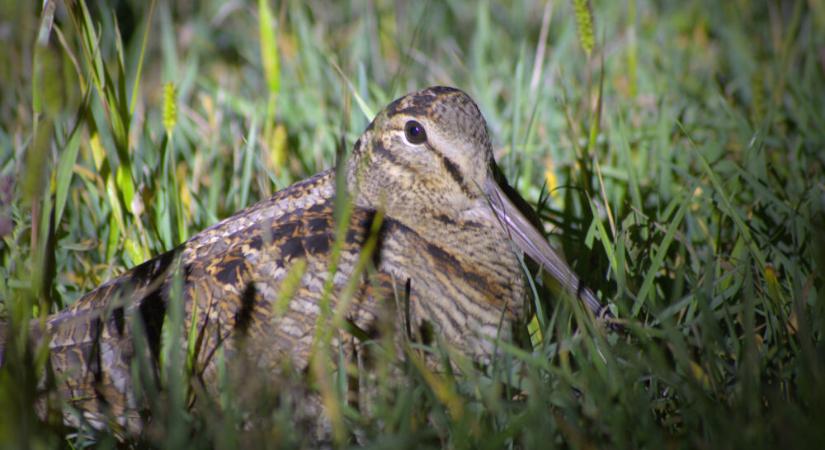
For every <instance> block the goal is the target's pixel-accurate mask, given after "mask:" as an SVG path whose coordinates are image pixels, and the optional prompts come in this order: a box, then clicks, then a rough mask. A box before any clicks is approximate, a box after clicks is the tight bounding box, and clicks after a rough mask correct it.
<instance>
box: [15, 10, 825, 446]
mask: <svg viewBox="0 0 825 450" xmlns="http://www.w3.org/2000/svg"><path fill="white" fill-rule="evenodd" d="M0 37H1V38H2V42H3V45H2V46H0V83H2V88H0V89H1V90H0V238H2V241H0V259H2V266H0V272H1V273H2V277H0V297H1V298H2V304H0V305H2V306H0V308H1V309H0V314H2V317H4V318H5V321H6V323H8V324H14V323H17V324H19V323H27V322H26V321H27V320H28V319H29V318H31V317H38V316H42V315H43V314H47V313H49V312H54V311H56V310H58V309H59V308H61V307H63V306H65V305H67V304H70V303H71V302H73V301H74V300H76V299H77V298H78V297H79V296H80V295H82V294H83V293H85V292H88V291H89V290H91V289H93V288H94V287H95V286H97V285H98V284H100V283H101V282H103V281H106V280H107V279H110V278H112V277H113V276H115V275H117V274H120V273H122V272H123V271H124V270H126V269H127V268H129V267H132V266H134V265H136V264H138V263H140V262H142V261H144V260H146V259H148V258H150V257H151V256H154V255H157V254H159V253H161V252H163V251H165V250H168V249H170V248H172V247H174V246H175V245H177V244H178V243H180V242H182V241H184V240H185V239H186V238H187V237H189V236H192V235H193V234H194V233H196V232H197V231H199V230H201V229H203V228H205V227H207V226H209V225H211V224H213V223H215V222H216V221H218V220H219V219H222V218H224V217H227V216H229V215H231V214H232V213H233V212H235V211H237V210H239V209H241V208H242V207H244V206H247V205H249V204H251V203H253V202H254V201H256V200H258V199H261V198H265V197H267V196H268V195H270V194H271V193H273V192H275V191H277V190H279V189H282V188H284V187H286V186H288V185H289V184H291V183H292V182H294V181H297V180H300V179H302V178H305V177H307V176H309V175H312V174H314V173H316V172H318V171H321V170H324V169H327V168H330V167H332V166H333V165H334V164H335V163H336V161H337V160H339V159H340V158H342V157H344V155H345V153H346V151H347V150H348V149H349V148H350V146H351V145H352V143H353V142H354V141H355V140H356V139H357V137H358V135H359V134H360V133H361V131H362V130H363V128H364V127H365V126H366V125H367V124H368V123H369V121H370V120H371V118H372V116H373V115H374V114H375V113H376V112H378V111H379V110H380V109H381V108H382V107H383V106H384V105H386V104H387V103H388V102H390V101H391V100H393V99H394V98H396V97H398V96H400V95H403V94H405V93H407V92H409V91H413V90H417V89H420V88H423V87H426V86H429V85H436V84H441V85H451V86H455V87H458V88H461V89H463V90H464V91H466V92H467V93H468V94H470V96H472V97H473V98H474V99H475V100H476V102H477V103H478V104H479V106H480V108H481V110H482V112H483V113H484V115H485V117H486V118H487V121H488V126H489V129H490V132H491V135H492V137H493V142H494V148H495V152H496V157H497V159H498V161H499V164H500V166H502V168H503V169H504V172H505V174H506V176H507V178H508V179H509V181H510V183H511V184H512V185H514V186H516V187H517V188H518V190H519V191H520V192H521V194H522V195H523V196H524V197H525V198H526V199H528V201H530V202H531V203H532V204H534V205H537V209H538V210H539V211H540V214H541V215H542V217H543V218H544V219H545V222H546V223H547V224H548V231H551V225H552V234H553V237H552V238H551V239H552V240H553V241H554V244H556V245H557V246H560V247H561V248H563V249H564V253H565V255H566V256H567V258H568V260H569V261H571V264H572V265H573V266H574V268H575V269H576V270H577V272H578V273H580V274H581V275H582V276H583V278H584V279H585V281H586V283H587V284H588V285H589V286H591V287H592V288H593V289H594V290H596V291H598V293H599V296H600V297H601V298H602V299H603V301H605V302H608V301H609V302H610V303H611V304H613V306H614V309H615V312H616V313H617V316H618V317H619V318H621V319H622V320H624V321H625V323H626V327H627V332H626V333H623V334H616V333H608V334H605V333H603V332H599V331H597V330H592V329H590V328H589V327H585V326H584V325H583V324H582V323H580V321H579V320H578V319H577V316H576V315H575V313H574V311H573V310H571V309H570V308H569V307H567V306H565V304H564V303H563V302H557V301H554V300H553V299H545V298H541V299H536V302H538V304H540V305H543V306H544V308H541V310H540V311H538V315H537V317H536V318H535V319H534V323H533V325H532V326H531V327H530V330H531V332H532V333H533V343H534V349H533V351H532V352H528V351H523V352H521V353H514V355H513V358H514V359H515V360H516V361H517V362H518V363H519V364H521V365H522V366H523V367H525V368H524V369H523V370H522V371H521V372H520V373H514V374H513V377H515V378H516V379H514V380H509V381H508V382H507V383H504V384H505V385H506V386H507V387H505V388H502V387H501V383H498V381H501V380H496V379H495V377H493V378H492V379H491V378H490V377H489V376H488V375H489V374H487V373H485V372H484V371H483V370H481V369H479V372H478V373H477V374H470V375H469V376H465V377H450V376H445V377H444V378H443V379H442V380H441V381H442V382H443V383H445V385H446V386H448V387H449V389H448V390H449V392H451V393H452V394H451V395H454V396H455V398H456V399H458V400H457V401H459V402H460V403H461V404H463V405H465V406H464V408H463V411H464V413H463V415H461V416H460V417H457V416H456V415H455V414H451V413H448V412H447V410H449V407H448V405H447V404H445V403H444V399H443V397H439V395H438V394H437V391H438V389H436V387H435V386H434V385H432V384H431V383H429V382H428V381H427V379H426V377H423V376H421V375H420V374H418V375H416V374H415V373H412V374H408V375H409V376H408V379H407V380H406V383H407V384H406V385H405V386H406V388H405V389H402V390H401V393H400V394H399V393H398V391H392V390H389V391H388V392H387V393H386V395H385V397H382V398H383V402H384V403H381V405H383V406H381V405H379V406H378V407H376V408H375V410H374V411H372V412H371V413H370V414H367V413H366V412H359V411H348V412H347V415H346V426H347V429H348V430H351V431H352V434H350V435H349V436H350V438H348V439H346V440H344V441H339V442H337V445H341V446H346V445H355V444H356V443H360V444H368V445H373V446H376V447H388V446H393V447H403V446H410V447H412V446H416V447H417V446H422V447H423V446H431V447H444V446H446V447H460V448H464V447H468V448H502V447H507V448H537V447H542V448H544V447H562V448H590V447H627V448H640V447H648V448H662V447H664V446H668V447H705V448H707V447H710V448H733V447H747V448H762V447H765V448H776V447H779V446H785V447H787V448H823V446H825V428H823V427H822V424H823V423H825V414H823V412H822V410H821V409H820V405H822V404H823V403H825V388H823V387H822V386H823V385H824V384H823V383H825V379H823V377H824V376H825V345H824V344H823V330H825V328H824V327H825V306H823V305H825V303H823V301H824V300H825V299H824V298H823V295H825V284H823V283H824V282H825V280H823V277H822V269H823V267H825V239H823V234H822V232H821V230H823V227H825V221H823V211H825V176H823V164H825V132H823V124H825V94H823V93H825V4H823V2H820V1H817V0H808V1H805V0H799V1H745V0H732V1H727V2H715V1H692V2H685V1H662V2H651V1H641V0H638V1H637V0H627V1H619V2H610V1H572V0H571V1H548V2H539V1H535V2H533V1H525V2H504V1H502V2H497V1H481V2H459V1H445V2H441V1H420V2H401V1H398V2H391V1H378V0H375V1H368V0H352V1H341V2H322V1H306V2H302V1H271V2H266V1H262V2H242V1H234V2H221V1H204V2H195V1H177V2H163V1H161V2H152V1H116V2H106V1H87V2H83V1H72V2H52V1H45V2H33V3H31V4H29V3H26V2H15V1H9V0H4V1H2V2H0ZM539 281H540V280H539ZM576 329H579V330H580V332H579V333H575V330H576ZM9 330H10V331H8V332H11V333H17V334H19V335H20V336H21V339H22V337H24V335H25V330H23V329H22V328H21V327H16V328H15V327H10V328H9ZM514 352H515V350H514ZM6 361H7V363H6V364H5V365H4V367H3V369H0V406H1V407H2V408H0V409H2V412H1V413H0V443H3V444H6V445H8V446H9V447H18V446H21V445H27V446H46V447H52V446H68V447H75V448H76V447H82V446H85V445H88V444H97V445H100V446H109V445H114V442H115V441H114V440H113V437H112V436H109V435H107V434H105V433H103V434H100V433H94V432H91V431H89V430H86V432H84V433H76V432H75V431H73V430H65V429H62V428H61V427H60V426H59V425H58V424H56V422H55V420H46V421H43V420H40V419H39V418H37V416H36V415H35V414H34V412H33V409H32V408H31V407H30V405H32V404H33V403H34V398H35V396H37V395H39V394H38V393H37V390H38V386H37V378H38V376H37V373H39V372H38V371H39V370H41V369H42V365H43V361H44V358H43V355H42V354H34V355H31V354H28V356H27V354H26V352H24V351H23V350H22V347H19V348H17V349H16V350H15V349H12V350H9V349H6ZM510 388H512V389H515V390H516V392H520V393H523V394H524V395H523V396H521V395H514V393H513V392H512V391H510ZM448 403H449V402H448ZM222 407H226V408H227V409H226V411H230V410H232V408H231V407H229V406H226V405H225V404H222ZM178 408H180V409H181V410H180V411H178V413H179V414H178V416H175V415H174V414H172V413H170V414H171V415H170V417H172V416H174V417H180V418H182V419H181V420H177V421H176V420H172V419H169V421H168V423H164V425H163V426H161V427H160V428H159V430H160V431H158V432H157V433H154V434H153V435H151V436H146V437H144V438H143V439H142V440H138V441H135V442H130V443H129V445H138V446H140V445H151V446H159V447H167V448H168V447H182V446H192V447H202V446H213V447H224V446H227V447H231V446H233V445H237V444H238V443H241V444H242V445H247V446H252V445H256V446H257V445H264V446H270V447H283V446H302V445H306V442H304V441H302V440H301V437H300V436H289V434H288V433H285V434H284V433H282V432H281V431H283V430H282V428H283V424H285V423H287V422H286V421H285V419H284V418H283V416H282V415H278V414H276V413H271V417H270V418H271V424H272V425H271V426H272V427H273V428H272V429H273V430H276V429H277V430H281V431H279V432H277V433H276V432H274V431H273V432H272V433H270V434H267V433H266V432H264V433H260V434H255V433H252V434H250V433H246V432H244V430H243V426H242V425H240V424H241V423H242V422H243V421H242V419H239V418H238V417H242V415H241V414H238V415H232V414H229V413H228V412H227V413H226V414H225V415H223V416H221V418H219V419H215V418H214V417H211V416H209V415H207V416H208V417H202V416H203V415H202V414H197V413H196V412H193V411H189V410H188V409H186V408H184V407H181V406H178ZM226 411H224V412H226ZM267 414H270V413H269V412H267ZM287 414H288V413H287ZM57 422H58V423H59V421H57ZM215 424H217V425H215ZM279 424H280V426H281V428H278V427H279ZM213 425H214V426H213ZM356 430H357V432H356ZM181 436H184V437H188V438H181ZM352 436H357V439H356V438H355V437H352Z"/></svg>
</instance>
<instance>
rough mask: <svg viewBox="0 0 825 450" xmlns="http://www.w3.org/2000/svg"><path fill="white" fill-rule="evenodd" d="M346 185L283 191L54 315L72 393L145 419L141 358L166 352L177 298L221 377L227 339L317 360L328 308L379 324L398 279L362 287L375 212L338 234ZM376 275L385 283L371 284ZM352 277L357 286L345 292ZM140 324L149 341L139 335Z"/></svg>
mask: <svg viewBox="0 0 825 450" xmlns="http://www.w3.org/2000/svg"><path fill="white" fill-rule="evenodd" d="M334 184H335V183H334V173H332V172H331V171H327V172H324V173H321V174H319V175H316V176H315V177H312V178H310V179H308V180H306V181H303V182H300V183H298V184H295V185H293V186H291V187H289V188H287V189H284V190H282V191H279V192H278V193H276V194H275V195H274V196H273V197H272V198H270V199H268V200H265V201H263V202H260V203H258V204H256V205H254V206H252V207H250V208H247V209H245V210H243V211H240V212H239V213H237V214H236V215H233V216H232V217H229V218H227V219H225V220H223V221H221V222H219V223H218V224H216V225H214V226H212V227H210V228H208V229H206V230H204V231H203V232H201V233H199V234H197V235H196V236H194V237H192V238H191V239H190V240H189V241H187V242H185V243H184V244H182V245H181V246H179V247H178V248H176V249H174V250H172V251H170V252H168V253H165V254H163V255H160V256H158V257H156V258H154V259H152V260H149V261H147V262H145V263H143V264H141V265H139V266H137V267H135V268H133V269H131V270H130V271H128V272H126V273H125V274H124V275H122V276H120V277H118V278H116V279H114V280H112V281H110V282H108V283H106V284H104V285H102V286H100V287H99V288H97V289H95V290H94V291H92V292H90V293H89V294H87V295H86V296H84V297H83V298H81V299H80V300H79V301H78V302H76V303H75V304H74V305H73V306H71V307H70V308H68V309H66V310H65V311H63V312H60V313H57V314H55V315H53V316H51V317H50V318H49V319H48V320H47V326H46V330H45V335H46V336H47V339H48V341H49V347H50V349H51V357H50V362H51V366H52V369H53V370H54V373H55V377H54V380H55V382H56V383H58V387H59V388H60V389H61V391H62V392H63V393H64V394H65V396H66V398H69V399H71V401H72V403H73V405H74V406H76V407H77V408H78V409H79V410H81V411H83V412H84V415H85V416H86V418H87V419H90V420H97V421H99V420H102V418H103V417H107V416H108V417H114V418H115V419H116V420H117V422H119V425H120V426H123V427H126V428H127V429H130V430H132V431H137V430H139V428H140V419H139V417H138V414H137V411H139V410H140V408H141V405H140V401H139V400H138V399H136V398H134V393H133V391H132V385H133V380H132V379H131V374H132V370H131V361H132V360H133V358H134V357H135V356H136V353H138V352H137V351H136V349H139V348H146V349H147V351H146V352H145V355H144V356H146V357H147V358H149V359H150V361H153V362H156V361H157V360H158V358H159V354H160V344H161V329H162V327H163V324H164V320H166V319H167V316H168V311H169V310H170V308H171V307H174V305H175V303H174V302H172V301H170V299H173V300H174V299H180V300H182V308H183V311H184V314H183V317H184V319H183V325H184V328H185V330H190V329H191V330H194V332H195V333H196V336H195V339H193V342H195V345H196V350H197V353H196V366H197V368H196V369H195V370H196V371H198V374H199V376H202V379H205V380H209V379H211V378H213V377H214V374H215V370H216V369H215V364H214V361H215V355H216V351H217V349H218V348H219V347H223V349H224V350H226V352H224V353H225V354H230V355H231V354H233V353H236V352H237V351H238V350H240V346H241V343H242V344H243V345H244V346H245V349H246V350H249V352H248V354H254V355H256V356H255V357H256V358H257V359H258V361H257V363H258V366H259V367H264V368H275V367H277V366H279V365H281V364H282V363H284V362H285V361H287V360H288V363H289V364H290V365H291V366H292V367H298V368H302V367H305V366H306V363H307V360H308V355H309V352H310V348H311V345H312V340H313V338H314V337H315V335H316V329H317V327H316V325H317V324H318V322H319V316H320V314H321V311H323V310H324V309H327V310H328V311H330V312H331V313H334V312H336V311H337V310H339V309H342V308H343V309H342V312H343V313H344V314H343V318H344V319H346V320H349V321H351V323H353V324H355V325H356V326H358V327H369V325H370V323H371V322H373V321H374V319H375V318H376V316H377V315H378V314H379V311H378V310H379V308H378V306H377V303H376V299H377V298H379V297H381V296H383V295H384V294H385V292H386V289H387V279H386V277H383V276H382V277H378V281H375V280H374V279H373V280H369V281H368V280H367V278H366V277H363V278H361V279H358V280H356V281H355V284H354V285H352V286H350V283H351V282H350V279H351V278H352V277H351V275H352V273H353V272H354V271H355V270H356V269H355V268H356V267H357V266H359V261H360V262H361V263H363V261H361V260H362V259H363V257H362V256H361V249H362V247H363V246H364V244H365V242H366V241H367V239H368V236H369V232H370V229H371V227H372V221H373V219H374V213H372V212H370V211H365V210H360V209H356V210H354V211H353V212H352V214H351V217H350V221H349V224H348V227H347V230H346V233H345V235H344V237H345V239H344V241H343V243H342V244H340V245H336V244H335V243H334V242H335V235H336V233H335V228H336V227H335V224H334V223H335V220H334V214H333V210H334V197H335V189H334ZM333 250H336V251H333ZM333 253H335V254H336V255H337V257H336V258H335V259H336V265H335V268H336V270H335V271H334V272H331V270H330V261H331V260H332V254H333ZM299 261H301V263H300V264H296V263H297V262H299ZM362 266H363V264H362ZM291 278H292V279H293V282H289V283H284V280H289V279H291ZM328 281H329V282H328ZM375 283H377V286H378V287H379V290H380V291H379V292H380V294H376V293H374V292H372V291H371V289H373V287H374V286H376V284H375ZM176 286H178V287H179V290H176ZM348 288H353V289H352V294H351V295H342V292H345V291H346V290H347V289H348ZM175 292H180V295H177V296H176V295H175V294H174V293H175ZM339 300H347V303H346V304H343V305H342V304H339ZM133 318H140V320H132V319H133ZM193 321H194V323H193ZM138 329H140V330H142V333H141V334H142V335H144V336H145V338H146V339H145V340H141V342H142V343H143V344H145V346H139V345H136V338H135V334H134V333H135V331H136V330H138ZM184 334H185V333H184ZM185 340H186V339H185V338H184V341H185ZM137 356H141V355H137ZM96 425H98V426H102V424H96Z"/></svg>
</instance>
